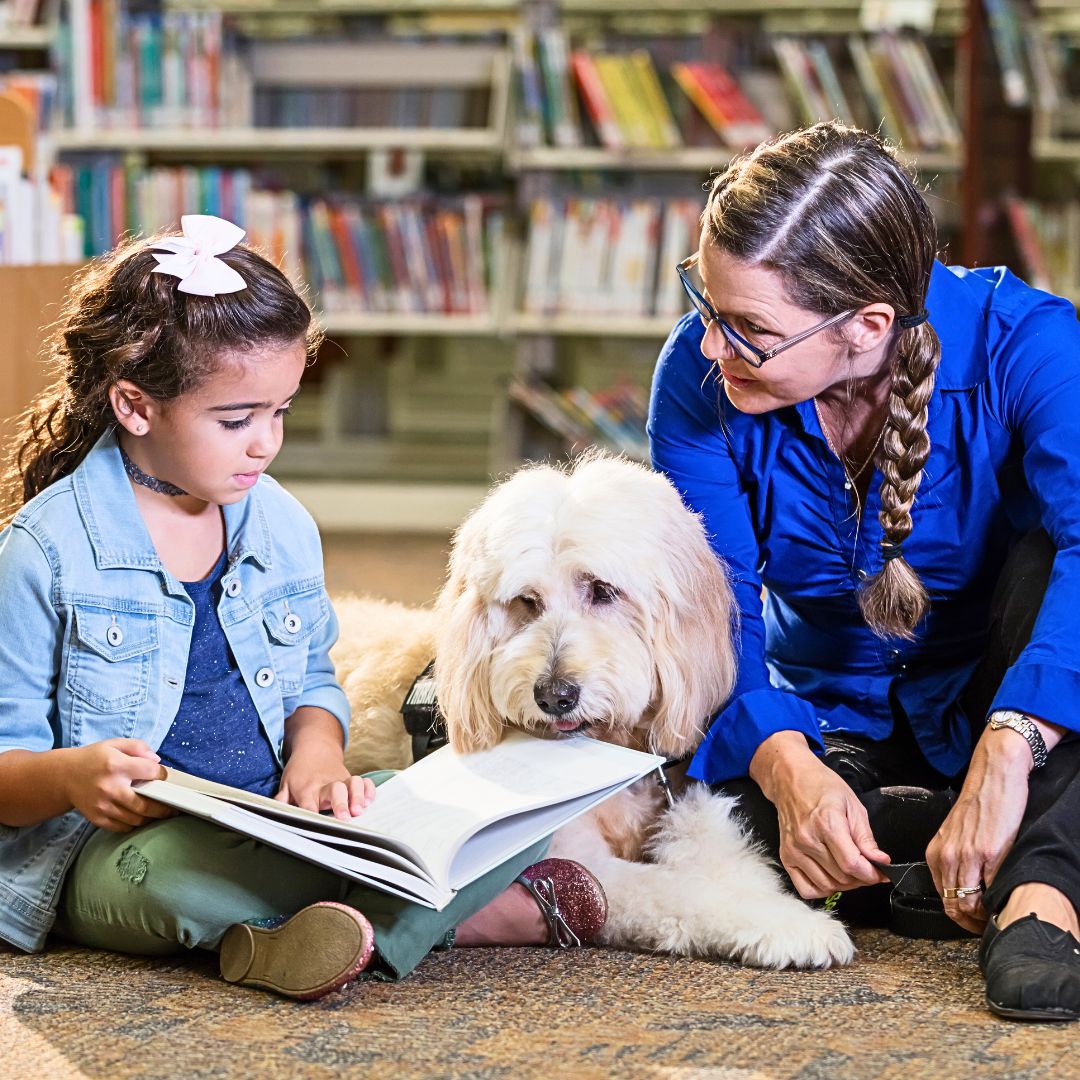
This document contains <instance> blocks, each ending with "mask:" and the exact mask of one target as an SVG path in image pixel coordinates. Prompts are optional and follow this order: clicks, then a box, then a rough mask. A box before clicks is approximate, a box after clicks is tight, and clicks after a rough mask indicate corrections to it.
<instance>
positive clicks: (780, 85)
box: [0, 0, 1080, 601]
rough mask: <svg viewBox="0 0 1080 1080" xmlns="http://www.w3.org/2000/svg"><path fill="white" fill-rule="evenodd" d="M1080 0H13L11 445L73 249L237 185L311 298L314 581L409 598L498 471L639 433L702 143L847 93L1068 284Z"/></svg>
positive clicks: (259, 240)
mask: <svg viewBox="0 0 1080 1080" xmlns="http://www.w3.org/2000/svg"><path fill="white" fill-rule="evenodd" d="M1078 47H1080V0H817V2H815V3H801V2H798V0H695V2H680V0H562V2H561V3H560V2H556V0H518V2H514V0H442V2H437V0H430V2H425V0H399V2H397V3H392V2H385V3H378V2H377V0H321V2H320V0H222V2H217V3H215V2H209V0H207V2H200V0H145V2H144V0H0V325H2V326H3V328H4V350H5V351H4V353H3V356H2V360H0V420H2V421H3V423H4V425H5V426H4V427H3V428H2V429H0V430H2V433H3V434H2V443H0V445H2V448H3V451H4V453H5V454H7V453H10V449H11V418H12V417H13V416H14V415H15V414H17V413H18V412H19V411H20V410H21V409H22V408H23V407H24V406H25V405H26V403H27V402H28V401H29V400H30V398H31V397H32V396H33V394H34V392H35V391H36V389H37V388H39V387H40V386H41V384H42V383H43V381H44V380H45V378H46V377H47V373H46V372H45V370H44V368H43V365H42V363H41V360H40V357H39V353H38V350H39V346H40V343H41V341H42V337H43V328H44V327H46V326H47V325H48V324H49V323H50V322H51V321H52V320H53V319H54V318H55V317H56V313H57V303H58V301H59V300H60V299H61V298H62V296H63V294H64V288H65V281H66V280H67V279H68V278H69V276H70V274H71V273H72V272H73V270H74V269H75V268H76V267H77V266H78V265H79V264H80V263H82V262H84V261H85V260H87V259H89V258H92V257H93V256H94V255H96V254H99V253H101V252H103V251H105V250H107V249H108V248H109V247H111V246H112V245H113V244H114V243H115V242H116V240H117V239H118V238H119V237H120V236H121V235H124V234H127V233H130V232H136V233H145V232H151V231H154V230H156V229H158V228H160V227H162V226H165V225H168V224H173V223H178V221H179V217H180V215H181V214H182V213H212V214H219V215H221V216H223V217H227V218H229V219H231V220H233V221H235V222H237V223H238V224H240V225H241V226H242V227H243V228H245V229H246V230H247V231H248V241H249V242H250V243H253V244H255V245H257V246H259V247H260V248H261V249H263V250H264V252H265V253H267V254H268V255H269V256H270V257H272V258H273V259H275V260H276V261H277V262H278V263H279V264H280V265H281V266H282V267H283V268H284V269H285V270H286V271H287V272H288V273H289V274H290V275H292V276H293V277H294V279H296V280H299V281H301V282H303V283H304V284H305V286H306V288H307V291H308V295H309V297H310V300H311V302H312V304H313V306H314V307H315V308H316V310H317V312H318V317H319V319H320V320H321V322H322V324H323V325H324V326H325V328H326V331H327V337H326V343H325V346H324V348H323V350H322V354H321V356H320V358H319V362H318V363H317V364H316V365H315V366H314V367H313V368H312V369H310V371H309V372H308V374H307V375H306V377H305V384H304V389H303V392H302V394H301V395H300V397H299V398H298V399H297V403H296V406H295V408H294V412H293V414H292V415H291V416H290V417H289V419H288V421H287V429H286V430H287V438H286V443H285V446H284V449H283V450H282V453H281V455H280V457H279V458H278V460H277V462H276V463H275V465H274V467H273V469H272V472H273V473H274V474H275V475H276V476H277V477H278V479H280V480H281V481H282V482H283V483H284V484H285V485H286V486H287V487H289V488H290V489H291V490H292V491H293V492H294V493H295V494H296V495H297V496H298V497H299V498H300V499H301V500H302V501H303V502H304V503H305V505H307V506H308V508H309V509H310V510H311V511H312V513H313V514H314V515H315V517H316V519H317V521H318V522H319V524H320V526H321V527H322V529H323V533H324V537H325V538H326V546H327V566H328V581H329V583H330V585H331V588H334V589H355V590H358V591H368V592H373V593H376V594H380V595H384V596H389V597H393V598H396V599H403V600H408V601H425V600H427V599H429V598H430V597H431V595H432V593H433V591H434V590H435V589H436V588H437V587H438V584H439V582H440V581H441V578H442V573H443V565H444V559H445V552H446V546H447V543H448V538H449V535H450V532H451V530H452V529H453V528H454V527H455V526H456V525H457V524H458V523H459V522H460V520H461V518H462V517H463V516H464V515H465V513H467V511H468V510H469V509H470V508H471V507H472V506H474V505H475V504H476V503H477V502H478V501H479V499H480V498H481V497H482V495H483V492H484V491H485V490H486V489H487V486H488V484H489V483H490V481H491V480H492V479H493V478H496V477H498V476H499V475H502V474H504V473H505V472H506V471H508V470H510V469H512V468H514V467H515V466H516V465H518V464H519V463H520V462H522V461H525V460H541V459H557V458H562V457H565V456H567V455H568V454H570V453H572V452H574V451H575V450H579V449H581V448H583V447H585V446H588V445H591V444H593V443H597V444H600V445H603V446H607V447H610V448H613V449H616V450H619V451H622V452H624V453H626V454H629V455H631V456H634V457H638V458H642V459H644V458H645V457H646V456H647V448H646V444H645V437H644V418H645V410H646V403H647V393H648V385H649V379H650V376H651V372H652V368H653V365H654V363H655V360H656V357H657V353H658V351H659V349H660V347H661V345H662V344H663V341H664V339H665V337H666V336H667V334H668V332H669V330H670V329H671V327H672V325H673V324H674V323H675V322H676V321H677V319H678V318H679V317H680V316H681V314H682V313H683V312H684V310H685V309H686V305H685V304H684V295H683V293H682V290H681V287H680V285H679V282H678V279H677V277H676V274H675V269H674V268H675V264H676V263H677V262H678V261H680V260H681V259H683V258H684V257H685V256H686V255H688V254H689V253H690V252H692V251H693V250H694V249H695V247H696V238H697V233H698V224H697V220H698V215H699V213H700V211H701V209H702V206H703V205H704V200H705V188H706V187H707V183H708V180H709V177H710V175H712V174H713V173H715V172H716V171H717V170H718V169H722V168H723V166H724V165H725V163H726V162H727V161H729V160H730V159H731V157H732V156H733V155H735V154H737V153H738V152H739V151H740V150H742V149H744V148H747V147H750V146H753V145H755V144H756V143H757V142H758V141H760V140H761V139H763V138H766V137H768V136H769V135H771V134H773V133H775V132H778V131H783V130H787V129H790V128H792V127H795V126H799V125H801V124H804V123H809V122H813V121H816V120H820V119H827V118H831V117H840V118H842V119H845V120H848V121H852V122H854V123H856V124H859V125H861V126H864V127H868V128H871V129H879V130H880V131H881V132H882V133H883V134H884V135H886V136H887V137H888V138H889V139H890V140H892V141H893V142H894V143H895V144H896V145H897V146H898V147H899V148H900V152H901V154H902V156H903V158H904V159H905V160H906V161H908V162H909V163H910V164H911V165H912V166H913V167H914V168H915V169H916V170H917V174H918V178H919V181H920V183H921V184H922V185H923V186H924V187H925V189H926V191H927V194H928V196H929V198H930V201H931V204H932V206H933V207H934V210H935V213H936V214H937V217H938V220H939V224H940V228H941V237H942V244H943V249H942V257H943V258H944V259H945V260H946V261H949V262H953V263H963V264H965V265H985V264H996V263H1005V264H1008V265H1009V266H1010V267H1011V268H1012V269H1013V270H1014V271H1015V272H1016V273H1018V274H1019V275H1021V276H1022V277H1024V278H1026V279H1027V280H1028V281H1030V282H1031V283H1032V284H1035V285H1037V286H1040V287H1042V288H1048V289H1052V290H1053V291H1056V292H1058V293H1061V294H1063V295H1067V296H1069V297H1070V298H1071V299H1073V300H1074V302H1078V303H1080V62H1078Z"/></svg>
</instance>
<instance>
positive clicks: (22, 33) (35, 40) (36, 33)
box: [0, 26, 53, 49]
mask: <svg viewBox="0 0 1080 1080" xmlns="http://www.w3.org/2000/svg"><path fill="white" fill-rule="evenodd" d="M52 42H53V28H52V27H51V26H4V27H0V49H47V48H49V46H50V45H52Z"/></svg>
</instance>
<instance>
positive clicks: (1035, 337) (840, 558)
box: [649, 264, 1080, 783]
mask: <svg viewBox="0 0 1080 1080" xmlns="http://www.w3.org/2000/svg"><path fill="white" fill-rule="evenodd" d="M926 306H927V308H928V310H929V312H930V321H931V324H932V325H933V327H934V329H935V330H936V331H937V333H938V336H939V338H940V339H941V347H942V357H941V366H940V369H939V371H938V375H937V379H936V382H935V386H934V392H933V395H932V397H931V399H930V403H929V407H928V420H927V431H928V433H929V435H930V443H931V449H930V456H929V458H928V460H927V463H926V467H925V470H924V473H923V478H922V485H921V487H920V488H919V492H918V496H917V498H916V502H915V505H914V508H913V510H912V518H913V523H914V524H913V530H912V533H911V536H910V537H909V539H908V540H906V541H905V542H904V556H905V558H906V559H907V560H908V562H909V563H910V564H911V565H912V566H913V567H914V568H915V569H916V570H917V571H918V573H919V575H920V577H921V578H922V580H923V583H924V584H925V586H926V588H927V590H928V592H929V594H930V597H931V603H930V610H929V613H928V614H927V616H926V617H925V619H924V620H923V621H922V622H921V623H920V625H919V626H918V627H917V628H916V637H915V640H914V641H912V642H905V641H902V640H899V639H890V640H882V639H880V638H878V637H877V636H875V635H874V634H873V633H872V632H871V631H870V629H869V628H868V627H867V626H866V624H865V622H864V621H863V619H862V616H861V614H860V612H859V607H858V603H857V600H856V592H857V590H858V588H859V586H860V584H861V582H862V580H864V578H865V577H867V576H869V575H871V574H874V573H876V572H877V571H878V570H879V569H880V567H881V552H880V547H879V544H880V542H881V539H882V531H881V525H880V524H879V522H878V512H879V510H880V509H881V500H880V498H879V494H878V491H879V488H880V485H881V474H880V472H878V471H877V470H875V472H874V475H873V477H872V479H871V483H870V490H869V495H868V498H867V506H866V508H865V511H864V514H863V517H862V521H861V524H860V523H859V522H857V521H856V520H855V518H854V516H853V514H852V510H851V504H850V494H849V493H848V492H846V491H845V490H844V473H843V469H842V466H841V464H840V462H839V461H838V459H837V458H836V456H835V455H834V454H833V453H832V452H831V451H830V450H829V448H828V446H827V445H826V443H825V437H824V434H823V432H822V430H821V425H820V423H819V422H818V419H817V415H816V413H815V410H814V406H813V402H812V401H805V402H800V403H799V404H797V405H793V406H790V407H786V408H780V409H776V410H775V411H773V412H769V413H765V414H762V415H757V416H753V415H748V414H745V413H741V412H739V411H738V410H737V409H736V408H734V406H732V405H731V404H730V403H729V402H728V401H727V399H726V397H725V395H724V391H723V386H722V385H721V384H720V382H718V379H717V374H716V370H715V368H714V367H713V366H712V365H711V364H710V363H709V361H708V360H706V359H705V358H704V357H703V356H702V354H701V339H702V336H703V334H704V328H703V327H702V324H701V321H700V319H699V318H698V316H697V315H696V314H690V315H687V316H685V317H684V318H683V319H682V320H681V321H680V322H679V323H678V324H677V325H676V327H675V329H674V330H673V331H672V333H671V336H670V337H669V338H668V341H667V343H666V344H665V346H664V348H663V351H662V352H661V355H660V359H659V362H658V365H657V368H656V373H655V377H654V382H653V392H652V402H651V407H650V418H649V437H650V443H651V450H652V459H653V464H654V465H655V466H656V467H657V468H658V469H660V470H661V471H663V472H664V473H666V474H667V475H668V476H669V477H670V478H671V480H672V481H673V483H674V484H675V485H676V487H677V488H678V489H679V490H680V492H681V493H682V495H683V498H684V499H685V501H686V503H687V504H688V505H689V506H690V507H691V508H692V509H694V510H696V511H698V512H699V513H701V514H702V515H703V517H704V521H705V525H706V528H707V530H708V532H709V534H710V538H711V543H712V545H713V548H714V550H715V551H716V553H717V554H718V555H719V556H721V557H722V558H723V559H724V560H725V561H726V562H727V564H728V566H729V567H730V569H731V575H732V581H733V586H734V590H735V594H736V598H737V601H738V606H739V610H740V612H741V631H740V670H739V677H738V681H737V684H736V686H735V690H734V693H733V695H732V697H731V699H730V701H729V703H728V704H727V706H726V707H725V708H724V709H723V710H722V711H721V712H720V713H719V714H718V715H717V716H716V718H715V719H714V721H713V723H712V725H711V727H710V729H709V731H708V734H707V735H706V737H705V740H704V741H703V743H702V745H701V746H700V748H699V749H698V752H697V754H696V755H695V757H694V760H693V762H692V764H691V767H690V775H691V776H694V777H696V778H698V779H701V780H705V781H708V782H712V783H716V782H720V781H723V780H728V779H733V778H736V777H741V776H745V775H746V774H747V770H748V767H749V763H750V759H751V758H752V757H753V755H754V752H755V751H756V750H757V748H758V746H759V745H760V744H761V743H762V742H763V741H764V740H765V739H766V738H767V737H768V736H770V735H772V734H774V733H775V732H777V731H784V730H791V731H800V732H802V733H803V734H804V735H805V736H806V738H807V740H808V741H809V743H810V745H811V746H812V747H814V748H816V749H818V750H819V751H820V750H821V749H822V748H823V747H822V740H821V733H823V732H831V731H848V732H856V733H859V734H862V735H866V736H868V737H870V738H872V739H883V738H885V737H886V736H888V734H889V733H890V732H891V730H892V726H893V722H894V714H893V710H892V708H891V707H890V694H891V695H892V696H893V697H894V699H895V701H896V703H897V708H898V709H899V710H901V712H902V715H903V717H905V718H906V719H907V721H908V722H909V723H910V725H911V728H912V730H913V732H914V735H915V738H916V740H917V741H918V744H919V746H920V748H921V749H922V751H923V753H924V755H925V756H926V758H927V760H928V761H929V762H930V764H932V765H933V766H934V767H935V768H937V769H938V770H940V771H941V772H943V773H945V774H946V775H948V776H953V775H955V774H956V773H957V772H958V771H959V770H960V769H961V768H962V767H963V766H964V764H965V763H966V762H967V761H968V759H969V757H970V754H971V732H970V724H969V721H968V719H967V718H966V717H965V716H964V715H963V712H962V710H961V708H960V706H959V704H958V701H957V698H958V696H959V694H960V691H961V690H962V689H963V687H964V685H965V684H966V682H967V681H968V679H969V677H970V675H971V674H972V672H973V671H974V668H975V665H976V664H977V662H978V660H979V658H980V656H981V654H982V652H983V649H984V646H985V643H986V637H987V622H988V611H989V604H990V599H991V594H992V592H993V589H994V584H995V581H996V579H997V577H998V575H999V573H1000V570H1001V568H1002V564H1003V562H1004V559H1005V556H1006V554H1007V552H1008V550H1009V547H1010V546H1011V545H1012V544H1013V542H1014V541H1015V540H1016V539H1017V537H1018V536H1020V535H1021V534H1022V533H1024V532H1025V531H1027V530H1029V529H1030V528H1032V527H1034V526H1035V525H1037V524H1040V523H1041V524H1042V525H1043V526H1044V527H1045V528H1046V530H1047V532H1048V533H1049V534H1050V537H1051V539H1052V540H1053V541H1054V544H1055V546H1056V547H1057V557H1056V559H1055V561H1054V567H1053V573H1052V576H1051V579H1050V583H1049V586H1048V588H1047V592H1046V596H1045V599H1044V600H1043V604H1042V608H1041V610H1040V613H1039V617H1038V620H1037V622H1036V625H1035V629H1034V632H1033V635H1032V638H1031V642H1030V644H1029V645H1028V646H1027V648H1026V649H1025V650H1024V651H1023V653H1022V654H1021V656H1020V657H1019V659H1018V660H1017V662H1016V663H1015V664H1014V665H1013V666H1012V667H1011V668H1010V669H1009V671H1008V672H1007V674H1006V676H1005V679H1004V681H1003V683H1002V684H1001V688H1000V690H999V692H998V694H997V697H996V699H995V701H994V703H993V708H1011V709H1020V710H1024V711H1027V712H1030V713H1032V714H1034V715H1036V716H1039V717H1041V718H1043V719H1045V720H1048V721H1050V722H1052V723H1055V724H1060V725H1062V726H1064V727H1066V728H1069V729H1071V730H1080V713H1078V712H1077V708H1076V702H1077V701H1078V700H1080V619H1078V613H1080V326H1078V324H1077V320H1076V311H1075V309H1074V308H1073V306H1072V304H1070V303H1068V302H1067V301H1065V300H1063V299H1061V298H1059V297H1055V296H1051V295H1049V294H1047V293H1045V292H1040V291H1039V290H1036V289H1032V288H1030V287H1029V286H1027V285H1025V284H1024V283H1023V282H1021V281H1020V280H1018V279H1017V278H1016V277H1014V276H1013V275H1012V274H1011V273H1010V272H1009V271H1008V270H1006V269H1004V268H984V269H979V270H974V271H973V270H965V269H962V268H954V267H948V268H947V267H945V266H942V265H941V264H936V265H935V266H934V269H933V273H932V275H931V281H930V289H929V293H928V296H927V301H926ZM763 587H764V588H765V589H766V590H767V593H766V596H765V599H764V601H763V600H762V588H763Z"/></svg>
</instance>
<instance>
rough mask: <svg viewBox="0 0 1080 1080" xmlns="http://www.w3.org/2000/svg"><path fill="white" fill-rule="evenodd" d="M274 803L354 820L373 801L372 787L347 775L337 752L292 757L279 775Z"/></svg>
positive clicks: (361, 779) (359, 779)
mask: <svg viewBox="0 0 1080 1080" xmlns="http://www.w3.org/2000/svg"><path fill="white" fill-rule="evenodd" d="M274 798H275V799H277V800H278V802H285V803H292V805H293V806H301V807H303V808H304V809H305V810H314V811H316V812H317V813H318V812H322V811H323V810H332V811H333V814H334V817H336V818H344V819H348V818H354V817H358V816H359V815H360V814H362V813H363V812H364V808H365V807H367V806H370V805H371V802H372V800H373V799H374V798H375V785H374V784H373V783H372V782H371V781H370V780H368V779H366V778H365V777H363V776H351V775H350V774H349V770H348V769H346V768H345V763H344V761H343V760H342V756H341V750H340V749H338V750H337V752H336V754H335V753H334V752H333V750H332V748H331V750H330V751H329V752H328V753H327V754H326V755H325V756H324V755H321V754H293V756H292V757H290V758H289V761H288V763H287V764H286V766H285V770H284V772H283V773H282V774H281V787H280V789H279V790H278V793H277V794H276V795H275V796H274Z"/></svg>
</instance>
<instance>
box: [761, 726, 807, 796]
mask: <svg viewBox="0 0 1080 1080" xmlns="http://www.w3.org/2000/svg"><path fill="white" fill-rule="evenodd" d="M817 763H818V758H817V755H816V754H815V753H814V751H813V750H811V749H810V745H809V743H807V741H806V736H805V735H803V733H802V732H801V731H777V732H774V733H773V734H772V735H770V736H769V737H768V738H767V739H766V740H765V741H764V742H763V743H762V744H761V745H760V746H759V747H758V748H757V750H755V751H754V756H753V757H752V758H751V759H750V768H749V773H750V779H751V780H753V781H754V783H755V784H757V786H758V787H759V788H761V790H762V793H763V794H764V795H765V797H766V798H767V799H768V800H769V801H770V802H773V803H775V802H776V800H777V797H778V794H779V792H780V791H782V790H783V789H784V788H785V787H787V786H788V785H789V784H790V783H791V782H792V780H793V778H795V777H797V776H798V775H800V773H801V772H802V771H803V770H804V769H805V768H806V766H807V765H808V764H815V765H816V764H817Z"/></svg>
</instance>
